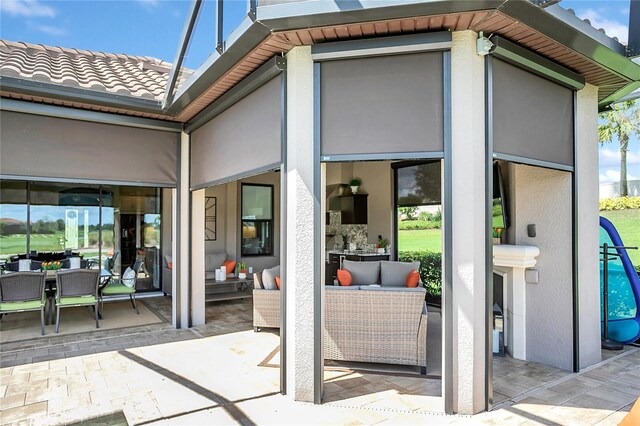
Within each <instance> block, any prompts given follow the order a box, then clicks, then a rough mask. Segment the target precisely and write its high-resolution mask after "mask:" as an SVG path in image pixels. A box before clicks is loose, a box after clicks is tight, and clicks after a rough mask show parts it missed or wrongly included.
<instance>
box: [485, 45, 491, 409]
mask: <svg viewBox="0 0 640 426" xmlns="http://www.w3.org/2000/svg"><path fill="white" fill-rule="evenodd" d="M484 66H485V74H484V78H485V80H484V90H485V92H484V95H485V98H484V102H485V121H484V131H485V157H486V158H485V177H484V181H485V184H484V185H485V220H484V221H485V321H486V330H485V333H486V334H485V398H486V407H485V408H486V410H487V411H491V409H492V408H493V345H492V344H491V343H492V341H493V240H492V237H493V233H492V230H493V223H492V217H493V58H491V56H489V55H487V56H485V60H484Z"/></svg>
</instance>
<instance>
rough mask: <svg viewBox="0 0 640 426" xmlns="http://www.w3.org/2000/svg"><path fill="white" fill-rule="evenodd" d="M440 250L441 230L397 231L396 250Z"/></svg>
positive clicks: (437, 251)
mask: <svg viewBox="0 0 640 426" xmlns="http://www.w3.org/2000/svg"><path fill="white" fill-rule="evenodd" d="M421 250H429V251H432V252H436V253H440V252H442V230H441V229H420V230H417V231H398V251H421Z"/></svg>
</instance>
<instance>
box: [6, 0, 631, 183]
mask: <svg viewBox="0 0 640 426" xmlns="http://www.w3.org/2000/svg"><path fill="white" fill-rule="evenodd" d="M328 1H329V0H328ZM246 4H247V3H246V0H231V1H229V0H227V2H226V3H225V22H226V24H225V26H224V27H225V28H224V31H223V32H224V34H225V37H226V36H228V34H229V33H230V32H231V30H232V29H233V28H235V26H236V25H237V24H238V23H239V22H240V21H241V20H242V18H243V16H244V15H245V14H246ZM561 5H562V6H563V7H564V8H567V9H568V8H571V9H573V10H574V11H575V12H576V15H577V16H579V17H580V18H583V19H589V20H590V22H591V24H592V25H593V26H595V27H596V28H604V29H605V30H606V32H607V34H608V35H610V36H615V37H618V38H619V39H620V40H621V41H622V42H626V39H627V32H628V22H629V0H599V1H593V0H563V1H562V2H561ZM189 6H190V1H189V0H111V1H80V0H57V1H46V0H0V38H2V39H6V40H12V41H25V42H30V43H36V44H46V45H53V46H64V47H75V48H79V49H86V50H97V51H103V52H113V53H127V54H132V55H142V56H152V57H156V58H159V59H163V60H165V61H168V62H172V61H173V58H174V56H175V53H176V49H177V44H178V39H179V37H180V33H181V31H182V28H183V26H184V21H185V18H186V15H187V10H188V9H189ZM201 15H202V16H201V17H200V18H199V21H198V24H197V27H196V33H195V34H194V37H193V42H192V45H191V46H190V48H189V51H188V52H187V58H186V62H185V65H186V66H188V67H190V68H197V67H198V66H199V65H200V64H202V62H204V60H205V59H206V58H207V57H208V55H209V54H211V52H213V50H214V48H215V46H214V43H215V25H216V19H215V16H216V13H215V5H214V3H213V2H212V1H208V0H205V1H204V6H203V8H202V11H201ZM616 146H617V143H613V144H608V145H605V146H604V147H602V148H601V149H600V170H599V175H600V180H601V182H603V183H604V182H611V181H615V180H617V179H619V172H618V168H619V153H618V150H617V149H616ZM629 148H630V149H629V153H628V174H629V179H640V142H639V141H638V138H637V137H635V138H634V139H633V140H632V141H631V143H630V147H629Z"/></svg>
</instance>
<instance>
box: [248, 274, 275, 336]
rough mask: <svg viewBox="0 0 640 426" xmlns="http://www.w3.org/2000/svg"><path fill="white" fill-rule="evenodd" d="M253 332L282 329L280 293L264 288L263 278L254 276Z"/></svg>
mask: <svg viewBox="0 0 640 426" xmlns="http://www.w3.org/2000/svg"><path fill="white" fill-rule="evenodd" d="M253 285H254V289H253V330H254V331H258V330H259V329H260V328H261V327H266V328H280V291H279V290H265V289H264V288H262V277H261V276H260V274H253Z"/></svg>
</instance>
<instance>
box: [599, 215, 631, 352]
mask: <svg viewBox="0 0 640 426" xmlns="http://www.w3.org/2000/svg"><path fill="white" fill-rule="evenodd" d="M604 243H607V244H609V245H613V246H624V243H623V242H622V240H621V239H620V234H618V231H617V230H616V228H615V227H614V226H613V224H612V223H611V222H610V221H609V220H608V219H605V218H604V217H600V245H601V246H602V244H604ZM610 251H612V250H610ZM617 252H618V254H619V255H620V257H614V258H613V259H612V260H610V261H609V338H610V339H613V340H616V341H618V342H620V343H624V344H627V343H631V342H635V341H636V340H638V339H640V310H639V309H638V306H639V305H640V279H639V278H638V274H637V272H636V270H635V268H634V267H633V265H632V264H631V260H630V259H629V255H628V254H627V251H626V250H624V249H618V250H617ZM603 263H604V262H600V294H602V286H603V276H604V275H603ZM603 319H604V307H603V301H602V297H601V299H600V322H601V324H602V323H603Z"/></svg>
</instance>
